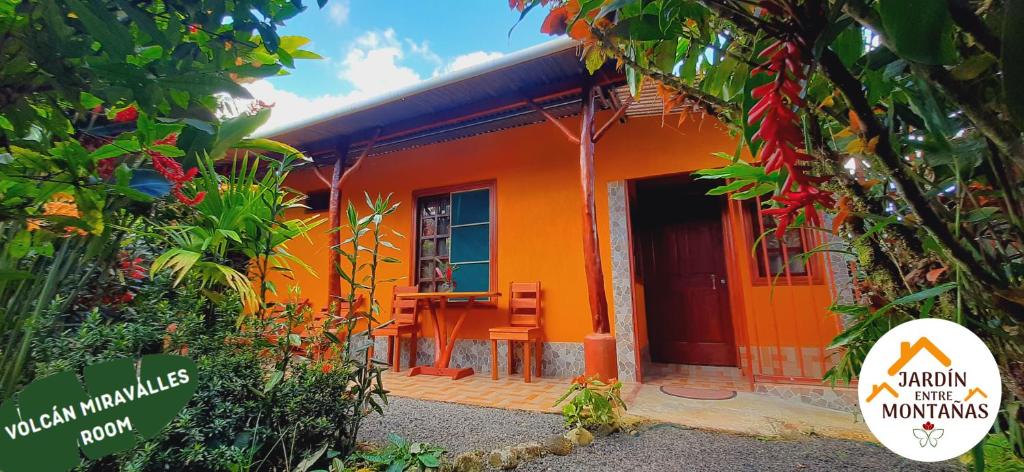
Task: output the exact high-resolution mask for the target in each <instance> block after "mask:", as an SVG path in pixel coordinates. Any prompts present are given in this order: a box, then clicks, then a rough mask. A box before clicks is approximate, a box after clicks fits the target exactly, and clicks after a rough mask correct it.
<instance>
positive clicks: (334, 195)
mask: <svg viewBox="0 0 1024 472" xmlns="http://www.w3.org/2000/svg"><path fill="white" fill-rule="evenodd" d="M335 153H336V154H337V158H336V159H335V160H334V171H333V172H331V197H330V200H329V202H328V205H329V206H328V208H329V209H330V210H329V212H328V217H327V220H328V225H329V226H330V228H329V229H330V230H331V233H330V239H329V244H330V251H331V257H330V265H331V267H330V268H329V269H328V271H327V273H329V274H331V275H330V277H328V283H327V309H328V311H331V310H333V308H332V307H331V304H332V303H337V302H338V301H339V300H341V274H339V273H338V268H339V267H340V266H341V253H339V252H338V248H339V246H341V231H339V230H338V229H339V227H340V226H341V175H342V171H343V170H344V168H345V157H346V154H348V146H347V145H346V146H338V149H337V150H336V151H335Z"/></svg>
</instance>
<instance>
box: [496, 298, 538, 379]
mask: <svg viewBox="0 0 1024 472" xmlns="http://www.w3.org/2000/svg"><path fill="white" fill-rule="evenodd" d="M508 293H509V297H508V314H509V324H510V325H511V326H503V327H500V328H491V329H490V339H491V378H492V379H495V380H497V379H498V341H507V342H508V374H509V375H512V359H513V355H512V353H513V351H512V348H513V347H514V346H515V342H516V341H520V342H522V343H523V380H525V381H526V382H527V383H529V382H530V363H531V360H533V359H531V357H532V356H531V355H530V354H531V353H530V345H531V344H534V343H536V349H534V355H535V356H536V359H535V360H534V362H533V364H534V365H535V366H536V370H537V373H536V375H537V377H540V376H541V367H542V365H541V364H542V359H543V358H544V339H543V332H542V331H541V327H540V320H541V313H542V311H543V310H542V308H541V302H540V282H525V283H524V282H519V283H516V282H513V283H512V284H511V287H510V288H509V292H508Z"/></svg>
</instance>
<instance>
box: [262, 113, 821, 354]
mask: <svg viewBox="0 0 1024 472" xmlns="http://www.w3.org/2000/svg"><path fill="white" fill-rule="evenodd" d="M604 116H607V115H604ZM604 116H599V117H598V123H602V122H603V118H604ZM667 121H669V122H674V121H675V120H667ZM565 123H566V124H567V126H569V127H570V128H571V129H578V118H568V119H566V120H565ZM733 149H735V141H733V140H732V138H730V137H729V136H728V135H727V134H726V133H725V132H723V131H722V130H721V129H720V127H719V126H718V125H717V123H716V122H714V121H713V120H712V119H710V118H709V119H705V120H700V119H699V118H691V119H688V120H686V121H685V122H684V124H683V125H682V127H681V128H678V129H677V128H673V127H670V126H668V125H666V126H664V127H663V126H662V125H661V119H660V118H657V117H655V118H631V119H630V120H629V121H628V122H627V123H626V124H625V125H621V124H617V125H615V126H614V127H613V128H612V129H611V130H609V132H608V133H607V134H606V135H605V137H604V138H603V139H602V140H601V142H600V143H598V144H597V150H596V167H597V183H596V195H595V196H596V200H597V215H598V230H599V235H600V243H601V256H602V261H603V265H604V271H605V279H606V280H605V285H606V290H607V292H608V296H609V306H610V305H611V304H612V301H611V267H610V261H611V255H610V253H609V251H610V249H609V241H608V238H609V236H608V234H609V229H608V227H609V225H608V190H607V189H608V182H610V181H617V180H629V179H636V178H643V177H650V176H656V175H665V174H673V173H680V172H686V171H692V170H696V169H701V168H706V167H714V166H719V165H722V164H723V163H724V162H723V161H722V160H721V159H718V158H714V157H712V156H711V153H713V152H718V151H731V150H733ZM578 163H579V148H578V147H577V146H575V145H572V144H571V143H569V142H568V141H567V140H566V139H565V137H564V136H563V135H562V134H561V133H560V132H559V131H558V130H557V129H556V128H555V127H554V126H551V125H547V124H538V125H532V126H526V127H521V128H515V129H511V130H507V131H503V132H498V133H491V134H487V135H483V136H478V137H474V138H469V139H463V140H458V141H454V142H449V143H443V144H438V145H433V146H428V147H424V148H418V149H413V150H408V151H403V152H398V153H393V154H388V155H384V156H378V157H374V158H371V159H370V160H369V161H368V162H366V163H365V164H364V165H363V166H362V167H361V168H360V169H359V170H358V171H357V173H355V174H354V175H353V176H352V177H351V179H350V180H348V181H347V182H346V188H345V189H343V197H342V200H343V202H344V201H347V200H348V199H350V198H351V199H353V200H354V201H355V202H356V203H357V207H358V208H359V209H360V211H361V212H365V211H366V208H365V204H364V203H362V202H363V200H364V198H363V192H369V193H370V194H371V195H376V194H377V193H384V194H386V193H393V194H394V196H393V198H394V199H395V200H396V201H400V202H401V203H402V206H401V208H400V209H399V210H398V212H397V213H395V214H394V215H392V216H391V217H390V218H389V220H386V223H387V224H388V225H391V226H392V227H393V228H394V229H396V230H397V231H399V232H401V233H403V234H405V235H406V236H407V239H404V240H400V241H396V244H397V245H398V246H399V247H400V249H401V253H399V254H395V255H396V256H397V257H399V258H400V259H402V261H403V262H402V263H401V264H396V265H391V266H387V267H385V269H384V271H383V273H382V274H381V277H382V278H388V277H409V276H411V275H412V271H411V266H412V262H411V260H412V258H413V257H414V256H415V251H414V241H413V240H414V234H415V233H414V231H413V214H412V212H411V210H412V209H413V208H414V207H415V202H414V201H413V199H412V194H413V192H414V191H416V190H420V189H427V188H432V187H441V186H447V185H456V184H462V183H468V182H475V181H483V180H491V179H494V180H496V190H495V198H496V215H494V216H493V217H492V221H496V224H497V226H496V229H497V257H496V265H497V274H498V275H497V285H496V287H495V288H496V289H497V290H500V291H507V289H508V284H509V283H510V282H512V281H533V280H539V281H541V283H542V285H543V289H544V295H543V296H544V307H545V313H544V316H545V317H544V320H545V321H544V322H545V327H544V331H545V336H546V338H547V340H548V341H572V342H579V341H581V340H582V338H583V336H584V335H585V334H587V333H589V332H590V330H591V329H590V317H589V313H588V312H589V309H588V305H587V293H586V283H585V279H584V272H583V266H584V264H583V253H582V223H581V216H580V206H581V204H582V200H581V196H580V189H579V167H578ZM290 184H291V185H292V186H293V187H295V188H297V189H299V190H303V191H308V190H311V189H323V188H324V185H323V183H321V182H320V180H319V179H317V178H316V177H315V176H314V175H313V174H312V172H311V171H310V170H302V171H298V172H296V174H295V175H293V177H292V179H291V181H290ZM300 213H301V212H300ZM326 214H327V213H326V212H324V213H323V215H324V216H325V217H326ZM296 216H301V215H296ZM324 230H326V227H324ZM738 230H739V228H738V227H736V225H734V231H738ZM738 234H742V233H738ZM310 237H311V239H312V243H311V244H310V243H306V242H305V241H301V240H299V241H293V242H292V243H291V244H290V245H289V249H290V250H291V251H292V252H293V253H294V254H296V255H298V256H300V257H302V258H303V259H304V260H305V261H307V262H308V263H309V264H311V265H312V266H313V267H314V268H315V269H316V270H317V272H318V273H319V274H320V278H319V279H316V278H313V277H310V276H302V275H301V274H300V277H299V278H298V283H299V284H300V285H301V287H302V293H303V296H304V297H308V298H309V299H310V300H312V301H313V302H314V303H315V304H317V306H322V304H323V302H324V300H325V299H326V297H327V293H326V287H327V283H326V279H325V277H326V274H328V257H329V252H328V248H327V235H326V233H325V232H323V231H319V230H318V231H317V232H316V234H312V235H310ZM746 244H747V243H746V240H745V239H742V238H736V242H735V245H736V249H737V254H739V256H738V257H741V258H742V257H746V256H747V255H749V254H750V251H749V247H742V246H744V245H746ZM735 266H737V267H738V270H739V271H741V272H742V274H743V280H744V281H746V283H744V284H743V285H744V286H743V296H744V297H747V298H748V299H747V300H746V301H745V302H744V303H743V307H742V308H740V310H743V311H744V312H745V313H746V314H747V315H748V316H749V317H752V318H755V321H756V322H754V323H748V324H747V325H748V326H747V331H748V333H747V334H746V335H744V334H742V333H741V335H740V336H739V337H738V339H737V341H738V342H742V341H743V339H744V338H746V337H753V335H754V334H756V333H755V330H754V328H755V327H757V328H758V331H757V333H761V332H762V331H767V328H764V327H762V326H761V325H762V324H764V323H768V324H770V325H771V326H770V327H771V328H772V329H771V332H772V333H774V332H775V329H776V328H778V329H779V330H781V331H780V332H782V333H784V334H780V336H778V337H776V338H773V339H778V340H779V341H781V342H793V343H797V344H798V345H805V346H820V345H823V344H822V343H823V342H824V343H827V341H828V340H830V339H831V334H834V330H833V331H831V332H829V335H823V334H821V333H818V334H808V333H809V331H808V332H805V331H807V330H806V329H805V328H806V326H808V322H813V323H815V326H817V325H818V324H821V323H823V322H821V321H820V317H821V313H820V311H821V310H823V308H824V307H825V306H827V305H828V302H829V298H828V291H827V290H826V289H825V287H818V289H815V290H812V292H814V293H815V297H816V298H815V299H814V300H813V301H812V299H811V297H810V296H808V293H803V292H806V291H807V289H802V290H803V291H799V290H794V291H792V293H790V292H791V291H790V290H789V289H785V288H782V289H779V288H777V289H776V291H775V297H774V301H772V302H769V301H768V300H767V298H766V297H767V292H768V290H767V289H765V288H754V287H753V286H750V285H749V272H750V270H749V263H748V262H746V260H745V259H744V261H743V262H742V263H739V264H735ZM744 271H745V272H744ZM277 283H278V286H279V287H283V286H284V285H285V284H286V282H285V281H278V282H277ZM403 284H405V283H403ZM410 284H411V283H410ZM819 289H820V290H819ZM281 291H282V293H283V292H284V291H283V289H282V290H281ZM819 292H820V293H819ZM383 293H385V294H386V296H385V297H383V298H385V300H382V305H383V306H382V308H383V312H384V313H387V312H388V310H389V308H390V307H389V304H390V303H389V301H390V300H386V298H388V297H389V296H390V287H384V290H383ZM780 294H781V295H780ZM637 295H642V293H640V292H639V291H638V293H637ZM780 296H781V297H782V300H786V299H787V298H786V297H796V298H795V299H794V300H798V301H799V303H797V304H796V307H797V308H796V309H795V310H794V308H790V307H791V305H790V304H788V303H784V304H782V303H780V302H779V300H780ZM638 299H639V301H640V302H641V303H638V305H639V306H638V307H637V308H639V311H640V318H641V320H640V321H641V322H640V323H638V325H639V328H638V329H639V330H640V331H641V335H642V338H645V337H646V327H645V326H644V324H643V323H642V296H641V297H638ZM769 305H770V306H774V307H776V313H775V318H776V319H775V320H772V319H771V317H770V313H768V312H766V311H765V307H766V306H769ZM812 305H813V306H816V307H821V309H808V308H809V307H810V306H812ZM498 306H499V308H497V309H495V308H489V309H479V310H476V311H475V312H474V313H472V314H471V316H470V317H469V319H468V320H467V322H466V327H465V328H464V329H465V331H464V333H465V334H466V336H468V337H473V338H485V337H486V329H487V328H488V327H491V326H496V325H498V324H500V323H503V322H504V321H505V319H506V316H507V315H506V313H505V311H504V303H499V304H498ZM613 326H614V321H613ZM425 328H426V329H425V330H424V331H425V332H424V334H425V335H426V334H427V333H430V328H429V327H425ZM762 328H764V329H762ZM759 336H761V337H760V338H759V339H761V340H763V339H766V338H764V337H763V334H760V335H759ZM641 341H642V340H641Z"/></svg>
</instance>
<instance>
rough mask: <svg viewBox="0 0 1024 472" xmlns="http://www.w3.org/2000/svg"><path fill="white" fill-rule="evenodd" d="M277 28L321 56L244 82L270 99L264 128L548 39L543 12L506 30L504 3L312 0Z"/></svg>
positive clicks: (508, 14)
mask: <svg viewBox="0 0 1024 472" xmlns="http://www.w3.org/2000/svg"><path fill="white" fill-rule="evenodd" d="M307 5H309V7H308V8H307V10H306V11H305V12H303V13H301V14H299V15H298V16H297V17H295V18H293V19H292V20H291V21H289V22H288V24H287V25H286V26H285V27H284V28H282V29H281V30H280V33H281V34H282V35H299V36H305V37H307V38H310V39H311V42H310V44H309V45H307V46H306V47H305V49H310V50H312V51H314V52H316V53H318V54H320V55H321V56H324V58H323V59H322V60H317V61H298V62H297V63H296V68H295V69H294V70H292V74H291V75H289V76H281V77H274V78H270V79H267V80H261V81H258V82H256V83H253V84H249V85H248V86H247V87H248V88H249V90H250V91H251V92H252V93H253V95H254V96H256V98H259V99H262V100H264V101H266V102H269V103H275V107H274V112H273V113H272V115H271V121H270V122H269V123H268V124H267V125H266V126H265V128H264V130H265V131H271V130H273V129H279V128H280V127H282V126H287V125H288V124H289V123H293V122H295V121H297V120H302V119H304V118H308V117H310V116H313V115H320V114H323V113H328V112H330V111H332V110H336V109H338V108H341V107H345V106H347V105H349V104H352V103H356V102H359V101H361V100H366V99H368V98H371V97H373V96H376V95H379V94H382V93H386V92H389V91H391V90H394V89H397V88H401V87H406V86H409V85H412V84H414V83H416V82H419V81H421V80H425V79H429V78H431V77H434V76H437V75H443V74H445V73H448V72H450V71H452V70H456V69H460V68H464V67H468V66H472V65H475V64H479V63H482V62H486V61H489V60H493V59H495V58H498V57H500V56H502V55H504V54H508V53H510V52H514V51H517V50H520V49H523V48H527V47H529V46H533V45H536V44H540V43H543V42H545V41H548V40H550V39H552V38H551V37H550V36H547V35H544V34H542V33H540V23H541V21H542V20H543V12H540V11H537V12H534V13H533V14H530V15H528V16H527V17H526V19H524V20H523V22H522V23H520V24H519V26H517V27H516V29H515V30H514V31H513V32H512V35H511V37H510V36H509V35H508V31H509V28H510V27H511V26H512V25H513V24H514V23H515V21H516V19H517V18H518V17H519V13H518V12H515V11H512V10H510V9H509V8H508V2H507V1H505V0H441V1H436V0H435V1H426V2H425V1H408V0H395V1H371V0H330V1H328V3H327V5H326V6H325V7H324V8H323V9H322V10H321V9H318V8H317V7H316V2H315V1H309V2H307Z"/></svg>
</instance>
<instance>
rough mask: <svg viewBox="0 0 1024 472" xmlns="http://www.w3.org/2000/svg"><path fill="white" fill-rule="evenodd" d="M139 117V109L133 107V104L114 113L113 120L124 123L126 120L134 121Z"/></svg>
mask: <svg viewBox="0 0 1024 472" xmlns="http://www.w3.org/2000/svg"><path fill="white" fill-rule="evenodd" d="M138 118H139V110H138V109H137V108H135V105H130V106H129V107H128V108H125V109H123V110H121V111H119V112H117V113H116V114H115V115H114V121H116V122H118V123H124V122H127V121H135V120H136V119H138Z"/></svg>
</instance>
